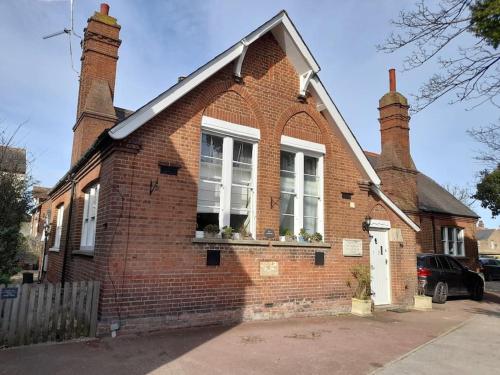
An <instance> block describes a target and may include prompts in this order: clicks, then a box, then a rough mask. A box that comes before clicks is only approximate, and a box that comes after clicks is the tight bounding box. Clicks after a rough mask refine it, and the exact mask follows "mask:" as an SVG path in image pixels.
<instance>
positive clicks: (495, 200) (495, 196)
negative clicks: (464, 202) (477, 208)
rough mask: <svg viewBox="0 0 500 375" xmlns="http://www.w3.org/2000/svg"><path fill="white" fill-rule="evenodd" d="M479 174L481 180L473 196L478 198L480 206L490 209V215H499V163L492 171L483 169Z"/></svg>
mask: <svg viewBox="0 0 500 375" xmlns="http://www.w3.org/2000/svg"><path fill="white" fill-rule="evenodd" d="M480 174H481V182H479V183H478V184H477V192H476V194H474V195H473V198H474V199H478V200H480V201H481V206H482V207H483V208H488V209H489V210H491V214H492V217H496V216H498V215H500V164H499V165H498V166H497V168H496V169H495V170H494V171H491V172H489V171H488V170H484V171H482V172H481V173H480Z"/></svg>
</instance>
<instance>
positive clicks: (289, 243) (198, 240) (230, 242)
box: [191, 238, 332, 249]
mask: <svg viewBox="0 0 500 375" xmlns="http://www.w3.org/2000/svg"><path fill="white" fill-rule="evenodd" d="M191 242H192V243H199V244H219V245H236V246H271V247H314V248H323V249H329V248H331V247H332V245H331V244H329V243H325V242H295V241H269V240H227V239H222V238H193V239H192V240H191Z"/></svg>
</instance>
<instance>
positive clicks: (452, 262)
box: [446, 257, 462, 271]
mask: <svg viewBox="0 0 500 375" xmlns="http://www.w3.org/2000/svg"><path fill="white" fill-rule="evenodd" d="M446 259H447V260H448V262H449V263H450V266H451V268H453V269H454V270H458V271H461V270H462V266H461V265H460V263H458V262H457V261H456V260H455V259H453V258H448V257H446Z"/></svg>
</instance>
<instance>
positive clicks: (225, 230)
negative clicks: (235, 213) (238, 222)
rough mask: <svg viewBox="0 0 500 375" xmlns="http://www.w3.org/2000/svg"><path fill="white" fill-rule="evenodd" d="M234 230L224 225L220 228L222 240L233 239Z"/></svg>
mask: <svg viewBox="0 0 500 375" xmlns="http://www.w3.org/2000/svg"><path fill="white" fill-rule="evenodd" d="M233 232H234V229H233V228H232V227H231V226H230V225H225V226H223V227H222V238H224V239H226V240H231V239H233Z"/></svg>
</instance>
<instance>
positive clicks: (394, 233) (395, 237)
mask: <svg viewBox="0 0 500 375" xmlns="http://www.w3.org/2000/svg"><path fill="white" fill-rule="evenodd" d="M389 241H391V242H403V234H402V233H401V228H391V229H389Z"/></svg>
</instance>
